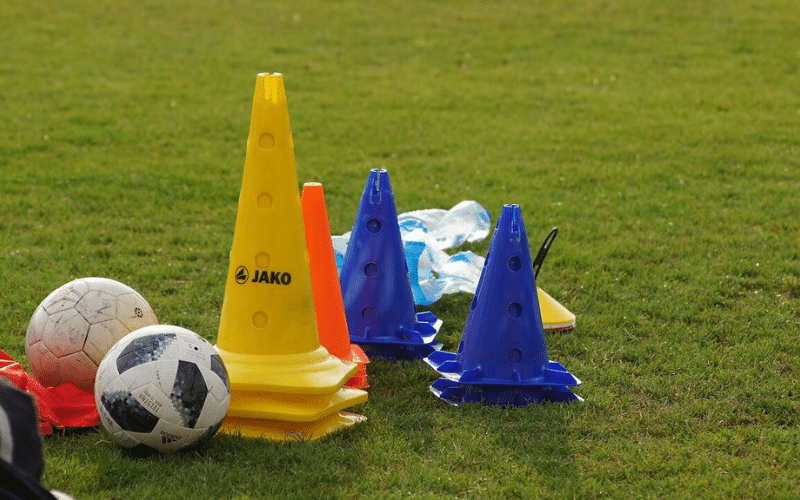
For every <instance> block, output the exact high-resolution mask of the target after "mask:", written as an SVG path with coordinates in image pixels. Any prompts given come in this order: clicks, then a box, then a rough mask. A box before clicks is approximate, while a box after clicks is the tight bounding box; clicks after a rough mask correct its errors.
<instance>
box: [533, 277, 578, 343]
mask: <svg viewBox="0 0 800 500" xmlns="http://www.w3.org/2000/svg"><path fill="white" fill-rule="evenodd" d="M536 292H537V294H538V296H539V308H540V309H541V311H542V326H543V327H544V331H546V332H568V331H570V330H573V329H575V315H574V314H572V312H570V310H569V309H567V308H566V307H564V306H563V305H561V302H559V301H557V300H556V299H554V298H553V297H551V296H550V295H548V294H547V292H545V291H544V290H542V289H541V288H537V289H536Z"/></svg>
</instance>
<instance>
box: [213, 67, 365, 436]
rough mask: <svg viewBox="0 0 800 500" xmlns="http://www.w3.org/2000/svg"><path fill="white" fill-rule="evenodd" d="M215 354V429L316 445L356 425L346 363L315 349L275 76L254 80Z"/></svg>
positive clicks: (356, 395) (288, 140)
mask: <svg viewBox="0 0 800 500" xmlns="http://www.w3.org/2000/svg"><path fill="white" fill-rule="evenodd" d="M217 348H218V350H219V351H220V355H221V356H222V359H223V361H224V362H225V366H226V367H227V370H228V374H229V377H230V381H231V405H230V409H229V411H228V415H227V417H226V418H225V420H224V421H223V425H222V430H223V432H228V433H241V434H242V435H244V436H247V437H264V438H268V439H277V440H285V439H297V438H300V439H310V440H313V439H317V438H319V437H322V436H324V435H326V434H329V433H331V432H334V431H337V430H339V429H342V428H344V427H348V426H351V425H353V424H355V423H357V422H361V421H363V420H365V417H363V416H361V415H355V414H352V413H348V412H344V411H342V410H344V409H345V408H349V407H351V406H353V405H356V404H358V403H362V402H364V401H366V400H367V393H366V392H364V391H362V390H359V389H353V388H349V387H344V384H345V382H347V380H349V379H350V378H351V377H353V375H355V374H356V373H357V371H358V366H357V364H356V363H352V362H348V361H343V360H341V359H339V358H337V357H335V356H332V355H331V354H330V353H329V352H328V350H327V349H325V347H322V346H321V345H320V342H319V336H318V332H317V322H316V318H315V312H314V297H313V293H312V287H311V276H310V271H309V261H308V253H307V251H306V240H305V234H304V228H303V215H302V210H301V206H300V193H299V189H298V183H297V170H296V167H295V161H294V144H293V142H292V134H291V127H290V124H289V111H288V106H287V101H286V93H285V90H284V86H283V76H282V75H280V74H271V75H270V74H259V75H258V77H257V79H256V89H255V95H254V97H253V111H252V116H251V121H250V133H249V137H248V140H247V156H246V159H245V166H244V176H243V178H242V188H241V192H240V194H239V208H238V213H237V217H236V226H235V230H234V237H233V246H232V248H231V255H230V268H229V272H228V277H227V281H226V284H225V300H224V303H223V306H222V315H221V318H220V327H219V335H218V337H217Z"/></svg>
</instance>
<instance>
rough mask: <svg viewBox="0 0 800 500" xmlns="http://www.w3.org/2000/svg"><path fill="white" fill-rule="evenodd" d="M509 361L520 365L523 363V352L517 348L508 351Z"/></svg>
mask: <svg viewBox="0 0 800 500" xmlns="http://www.w3.org/2000/svg"><path fill="white" fill-rule="evenodd" d="M508 359H509V361H511V362H512V363H519V362H520V361H522V351H520V350H519V349H517V348H516V347H515V348H514V349H511V350H510V351H508Z"/></svg>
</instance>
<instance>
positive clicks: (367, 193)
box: [339, 169, 442, 359]
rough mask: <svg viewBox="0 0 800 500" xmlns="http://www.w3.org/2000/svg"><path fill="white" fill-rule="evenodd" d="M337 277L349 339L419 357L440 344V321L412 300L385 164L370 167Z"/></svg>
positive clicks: (371, 350) (392, 354)
mask: <svg viewBox="0 0 800 500" xmlns="http://www.w3.org/2000/svg"><path fill="white" fill-rule="evenodd" d="M339 280H340V281H341V284H342V297H343V299H344V308H345V314H346V316H347V328H348V329H349V330H350V341H351V342H353V343H355V344H358V345H360V346H361V347H362V349H364V351H365V352H366V353H367V355H368V356H370V357H372V356H380V357H385V358H404V359H419V358H424V357H425V356H427V355H428V354H430V353H432V352H434V351H437V350H439V349H441V347H442V344H441V342H438V341H437V340H436V334H437V333H438V332H439V328H440V327H441V324H442V321H441V320H439V319H437V318H436V316H435V315H434V314H433V313H430V312H422V313H417V311H416V307H415V306H414V297H413V293H412V290H411V283H410V281H409V277H408V267H407V265H406V258H405V252H404V251H403V241H402V239H401V237H400V226H399V224H398V222H397V208H396V207H395V204H394V194H393V193H392V186H391V184H390V183H389V174H388V172H386V170H378V169H373V170H371V171H370V173H369V177H368V178H367V183H366V185H365V186H364V193H363V194H362V195H361V203H360V205H359V207H358V213H357V214H356V220H355V222H354V223H353V230H352V233H351V234H350V243H349V244H348V245H347V252H346V253H345V256H344V263H343V265H342V270H341V273H340V276H339Z"/></svg>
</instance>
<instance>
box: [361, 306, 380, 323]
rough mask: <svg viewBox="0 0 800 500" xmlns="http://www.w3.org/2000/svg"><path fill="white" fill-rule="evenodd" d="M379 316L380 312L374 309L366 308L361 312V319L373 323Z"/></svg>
mask: <svg viewBox="0 0 800 500" xmlns="http://www.w3.org/2000/svg"><path fill="white" fill-rule="evenodd" d="M376 316H378V312H377V311H376V310H375V309H374V308H372V307H365V308H364V309H362V310H361V317H362V318H364V319H365V320H367V321H372V320H373V319H375V317H376Z"/></svg>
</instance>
